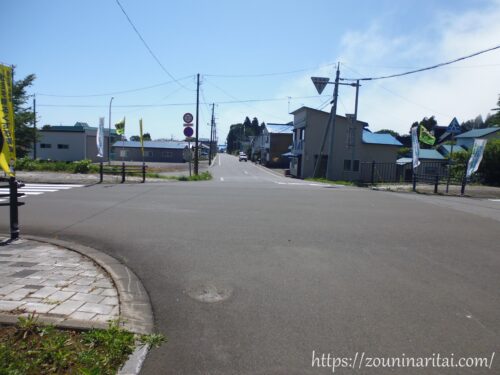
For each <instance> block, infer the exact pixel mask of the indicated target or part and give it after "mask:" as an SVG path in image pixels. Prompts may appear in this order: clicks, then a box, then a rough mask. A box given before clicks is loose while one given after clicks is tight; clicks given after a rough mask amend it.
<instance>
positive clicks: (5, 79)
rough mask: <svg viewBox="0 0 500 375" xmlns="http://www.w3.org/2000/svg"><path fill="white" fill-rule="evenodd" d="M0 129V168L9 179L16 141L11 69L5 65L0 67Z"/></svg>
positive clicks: (12, 169) (13, 161) (14, 161)
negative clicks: (0, 131) (0, 133)
mask: <svg viewBox="0 0 500 375" xmlns="http://www.w3.org/2000/svg"><path fill="white" fill-rule="evenodd" d="M0 128H1V129H2V148H1V150H0V167H1V168H2V169H3V171H4V172H5V173H7V174H8V175H9V176H10V177H14V176H15V172H14V166H15V164H16V140H15V136H14V107H13V105H12V68H11V67H10V66H5V65H0Z"/></svg>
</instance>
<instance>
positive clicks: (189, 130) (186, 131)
mask: <svg viewBox="0 0 500 375" xmlns="http://www.w3.org/2000/svg"><path fill="white" fill-rule="evenodd" d="M184 135H185V136H186V137H192V136H193V128H192V127H191V126H186V127H185V128H184Z"/></svg>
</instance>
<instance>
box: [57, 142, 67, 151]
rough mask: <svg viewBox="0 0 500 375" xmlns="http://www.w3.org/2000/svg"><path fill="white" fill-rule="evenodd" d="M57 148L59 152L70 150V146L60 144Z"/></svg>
mask: <svg viewBox="0 0 500 375" xmlns="http://www.w3.org/2000/svg"><path fill="white" fill-rule="evenodd" d="M57 148H58V149H59V150H67V149H69V145H63V144H61V143H59V144H58V145H57Z"/></svg>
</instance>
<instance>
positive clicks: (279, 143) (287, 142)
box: [251, 122, 293, 167]
mask: <svg viewBox="0 0 500 375" xmlns="http://www.w3.org/2000/svg"><path fill="white" fill-rule="evenodd" d="M292 144H293V123H292V122H290V123H288V124H272V123H268V124H266V125H265V127H264V128H263V129H262V132H261V134H260V135H258V136H257V137H255V138H254V139H253V140H252V155H251V157H252V160H259V161H260V163H261V164H264V165H266V166H268V167H288V164H289V159H288V158H287V157H285V156H283V154H286V153H287V152H288V151H290V150H289V148H290V146H292Z"/></svg>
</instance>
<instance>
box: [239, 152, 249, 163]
mask: <svg viewBox="0 0 500 375" xmlns="http://www.w3.org/2000/svg"><path fill="white" fill-rule="evenodd" d="M242 160H244V161H245V162H247V161H248V157H247V154H245V153H244V152H240V161H242Z"/></svg>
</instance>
